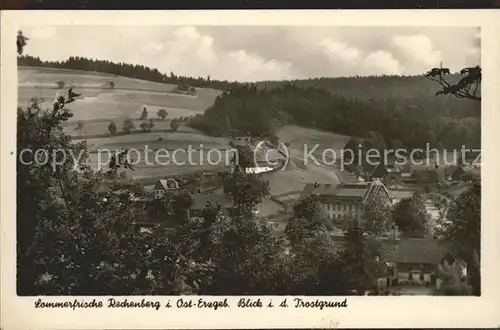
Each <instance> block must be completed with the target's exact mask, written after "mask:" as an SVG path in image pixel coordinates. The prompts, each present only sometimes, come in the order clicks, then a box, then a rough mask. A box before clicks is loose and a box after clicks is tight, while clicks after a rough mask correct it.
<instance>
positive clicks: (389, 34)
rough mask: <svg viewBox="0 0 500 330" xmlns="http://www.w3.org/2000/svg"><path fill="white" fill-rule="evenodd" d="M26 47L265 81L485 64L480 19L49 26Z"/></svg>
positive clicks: (58, 56)
mask: <svg viewBox="0 0 500 330" xmlns="http://www.w3.org/2000/svg"><path fill="white" fill-rule="evenodd" d="M22 30H23V32H24V35H25V36H27V37H28V38H29V42H28V45H27V47H26V48H25V53H26V54H28V55H31V56H39V57H40V58H41V59H42V60H59V61H61V60H65V59H67V58H68V57H69V56H81V57H88V58H94V59H100V60H109V61H114V62H126V63H131V64H142V65H146V66H150V67H153V68H157V69H158V70H160V71H161V72H165V73H169V72H171V71H172V72H174V73H175V74H176V75H183V76H194V77H198V76H201V77H207V76H209V75H210V76H211V77H212V78H214V79H222V80H225V79H227V80H231V81H234V80H237V81H259V80H287V79H304V78H314V77H342V76H354V75H382V74H399V75H413V74H422V73H424V72H425V71H427V70H429V69H431V68H433V67H438V66H439V65H440V63H441V62H442V63H443V67H448V68H450V69H451V70H452V71H459V70H460V69H461V68H463V67H465V66H473V65H479V64H480V29H479V28H478V27H339V26H331V27H325V26H321V27H302V26H301V27H294V26H145V27H133V26H43V27H29V28H24V29H22Z"/></svg>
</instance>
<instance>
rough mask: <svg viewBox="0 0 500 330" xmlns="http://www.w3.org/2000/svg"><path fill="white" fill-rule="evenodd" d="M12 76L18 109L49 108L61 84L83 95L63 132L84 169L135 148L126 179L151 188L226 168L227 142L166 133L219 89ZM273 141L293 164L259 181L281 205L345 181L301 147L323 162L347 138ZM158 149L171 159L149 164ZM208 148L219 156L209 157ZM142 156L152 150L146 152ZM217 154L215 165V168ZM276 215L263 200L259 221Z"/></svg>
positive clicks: (310, 134)
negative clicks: (129, 123)
mask: <svg viewBox="0 0 500 330" xmlns="http://www.w3.org/2000/svg"><path fill="white" fill-rule="evenodd" d="M18 72H19V76H18V78H19V79H18V80H19V93H18V103H19V105H20V106H25V105H26V104H27V102H28V101H29V100H30V99H31V98H32V97H38V98H43V99H44V100H45V102H44V103H42V106H43V107H47V108H50V107H51V104H52V103H53V101H54V100H55V98H56V97H57V95H59V93H64V92H65V91H64V90H59V89H57V88H56V84H55V82H56V81H58V80H63V81H66V82H67V86H69V85H70V84H74V86H75V91H76V92H78V93H81V96H80V97H79V98H78V99H77V101H76V102H74V103H72V104H70V105H69V108H70V109H71V111H72V113H73V114H74V116H73V117H72V118H71V120H70V121H68V122H67V123H65V124H64V131H65V132H66V133H67V134H69V135H71V136H72V137H73V139H74V141H75V142H76V141H80V140H86V142H87V147H88V151H89V163H88V164H89V165H91V166H92V167H93V168H95V169H99V168H105V167H106V166H105V165H103V164H105V163H106V161H107V160H108V158H109V155H110V152H114V151H116V150H119V149H123V148H127V149H129V150H130V149H135V150H137V153H136V155H135V156H134V154H131V158H132V159H133V161H134V163H135V169H134V171H131V172H130V173H127V175H128V176H129V177H131V178H133V179H135V180H139V181H141V182H142V183H143V184H145V185H151V184H154V182H155V180H158V179H160V178H163V177H165V176H170V175H179V174H183V173H192V172H196V171H221V170H227V166H228V159H229V157H230V155H232V154H231V153H230V152H229V149H231V148H230V147H229V141H228V139H226V138H220V137H210V136H206V135H204V134H203V133H201V132H198V131H196V130H194V129H192V128H189V127H186V126H181V127H179V129H178V131H177V132H171V129H170V122H171V120H172V119H174V118H179V117H186V116H192V115H196V114H198V113H203V111H204V110H205V109H207V108H208V107H209V106H211V105H212V104H213V102H214V100H215V98H216V97H217V95H219V92H218V91H215V90H211V89H197V95H196V96H188V95H181V94H177V93H175V92H174V88H175V86H173V85H167V84H160V83H154V82H147V81H141V80H138V79H130V78H124V77H117V76H112V75H108V74H101V73H95V72H81V71H72V70H59V69H51V68H31V67H20V68H19V70H18ZM111 79H113V81H114V82H115V88H114V89H110V88H109V87H105V85H106V83H107V82H109V81H110V80H111ZM143 107H146V108H147V109H148V120H149V119H153V122H154V124H155V126H154V127H153V129H152V131H151V132H143V131H141V129H140V124H141V123H142V122H143V120H140V119H139V117H140V115H141V112H142V109H143ZM161 108H164V109H165V110H166V111H167V112H168V116H167V118H166V119H165V120H161V119H159V118H158V117H157V115H156V113H157V111H158V110H159V109H161ZM125 118H130V119H132V120H133V122H134V124H135V129H134V130H133V132H132V133H131V134H124V133H123V129H122V126H123V121H124V119H125ZM78 121H80V122H81V123H83V127H82V129H81V130H76V127H77V122H78ZM110 121H113V122H114V123H115V124H116V126H117V134H116V135H111V134H110V133H109V132H108V124H109V122H110ZM279 137H280V139H281V140H282V141H284V142H289V143H290V150H291V159H292V161H293V164H292V166H289V167H288V168H287V169H286V170H284V171H277V172H274V173H266V174H264V175H263V177H264V179H267V180H269V183H270V188H271V194H272V195H273V196H277V195H278V196H279V199H280V200H286V201H287V204H290V203H293V201H294V200H296V199H297V198H298V196H299V195H300V191H301V190H302V189H303V188H304V186H305V184H307V183H311V182H323V183H333V184H336V183H338V182H339V180H340V179H342V180H345V179H346V178H347V179H350V175H349V174H348V173H342V172H340V170H339V168H338V166H337V165H330V166H328V165H323V164H320V165H318V164H314V163H311V162H310V161H309V162H305V161H304V145H307V146H308V147H309V148H312V147H313V146H314V145H315V144H318V145H319V147H318V149H317V151H316V152H315V153H314V154H315V156H316V157H318V159H319V160H320V161H321V153H322V151H323V150H324V149H327V148H332V149H334V150H340V149H341V148H342V147H343V146H344V145H345V143H346V142H347V140H348V137H346V136H342V135H338V134H333V133H328V132H321V131H317V130H313V129H308V128H302V127H297V126H286V127H284V128H283V129H282V130H281V131H280V132H279ZM187 148H191V149H193V150H194V151H192V152H191V156H190V157H191V164H188V162H189V160H190V159H189V156H188V152H187ZM158 149H166V150H168V152H169V153H170V154H169V156H168V157H165V156H160V157H157V158H155V153H154V151H155V150H158ZM209 149H210V150H218V151H219V152H213V153H211V154H209V153H208V151H209ZM145 150H150V151H149V153H148V152H146V151H145ZM174 150H178V151H177V153H176V155H175V156H173V154H172V153H173V151H174ZM179 150H180V151H179ZM99 151H100V152H99ZM108 151H109V152H108ZM134 152H135V151H134ZM219 155H220V156H221V160H220V161H219V163H218V164H216V163H217V161H218V157H219ZM99 164H101V165H100V166H99ZM339 176H340V179H339ZM280 211H282V207H281V206H280V205H279V204H277V203H276V202H274V201H272V200H266V202H265V203H263V204H262V207H261V210H260V215H261V216H263V217H267V216H269V215H272V214H277V213H278V212H280Z"/></svg>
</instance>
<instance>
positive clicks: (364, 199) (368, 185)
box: [300, 180, 394, 204]
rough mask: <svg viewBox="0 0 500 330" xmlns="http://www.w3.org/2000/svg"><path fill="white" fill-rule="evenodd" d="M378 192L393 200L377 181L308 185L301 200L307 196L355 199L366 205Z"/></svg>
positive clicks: (383, 186) (385, 188)
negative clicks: (382, 192)
mask: <svg viewBox="0 0 500 330" xmlns="http://www.w3.org/2000/svg"><path fill="white" fill-rule="evenodd" d="M380 191H384V192H385V193H386V194H387V195H388V196H389V198H390V199H393V198H394V197H393V196H392V194H391V192H390V191H389V189H387V187H386V186H385V185H384V184H383V183H382V182H381V181H379V180H374V181H373V182H350V183H342V184H340V185H335V184H318V183H308V184H306V186H305V187H304V190H303V191H302V194H301V196H300V197H301V198H306V197H309V196H333V197H340V198H349V199H356V200H357V201H358V202H361V203H363V204H366V203H368V202H370V200H371V199H372V198H373V197H374V196H377V195H378V193H379V192H380Z"/></svg>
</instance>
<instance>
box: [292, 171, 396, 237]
mask: <svg viewBox="0 0 500 330" xmlns="http://www.w3.org/2000/svg"><path fill="white" fill-rule="evenodd" d="M307 197H313V198H314V199H315V200H317V201H319V202H320V204H321V207H322V208H323V211H324V212H325V214H326V215H327V218H329V219H330V220H331V221H332V223H333V224H334V226H335V227H338V228H342V229H347V228H348V227H349V226H350V225H351V224H352V223H353V222H355V221H357V222H359V223H362V222H363V212H364V207H365V206H366V205H367V204H368V203H370V202H371V201H372V200H373V199H375V198H380V199H381V200H382V201H383V202H384V203H386V204H387V205H388V206H390V205H392V204H393V202H394V197H393V196H392V194H391V192H390V191H389V189H388V188H387V187H386V186H385V185H384V184H383V183H382V181H380V180H377V179H375V180H373V181H372V182H354V183H344V184H340V185H333V184H308V185H306V187H305V188H304V190H303V192H302V195H301V198H307Z"/></svg>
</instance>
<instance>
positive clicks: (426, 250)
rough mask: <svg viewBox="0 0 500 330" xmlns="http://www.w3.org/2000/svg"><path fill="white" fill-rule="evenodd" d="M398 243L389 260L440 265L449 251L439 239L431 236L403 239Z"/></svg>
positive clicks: (388, 257)
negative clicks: (430, 237)
mask: <svg viewBox="0 0 500 330" xmlns="http://www.w3.org/2000/svg"><path fill="white" fill-rule="evenodd" d="M396 244H397V245H396V247H395V250H394V251H393V252H392V253H390V254H389V255H388V256H387V261H392V262H398V263H413V264H435V265H438V264H439V263H440V262H441V260H442V259H443V258H444V257H445V256H446V255H447V253H448V252H449V249H448V248H447V247H446V246H444V244H442V243H441V242H440V241H439V240H435V239H429V238H407V239H401V240H399V241H398V242H397V243H396Z"/></svg>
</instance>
